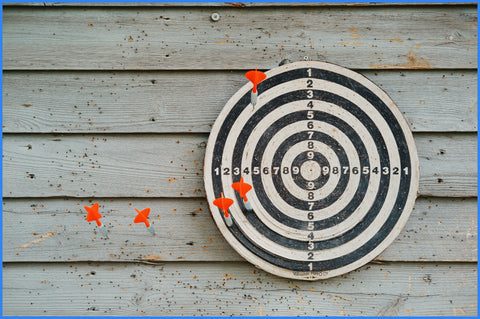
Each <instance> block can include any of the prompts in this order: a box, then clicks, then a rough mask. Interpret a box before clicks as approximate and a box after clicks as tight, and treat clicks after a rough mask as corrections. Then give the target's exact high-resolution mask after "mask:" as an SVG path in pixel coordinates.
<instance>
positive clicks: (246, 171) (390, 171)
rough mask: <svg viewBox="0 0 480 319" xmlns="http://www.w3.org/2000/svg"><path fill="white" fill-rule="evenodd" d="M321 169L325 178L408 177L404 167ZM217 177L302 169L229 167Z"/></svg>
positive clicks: (297, 171) (218, 171) (222, 169)
mask: <svg viewBox="0 0 480 319" xmlns="http://www.w3.org/2000/svg"><path fill="white" fill-rule="evenodd" d="M320 169H321V174H322V175H323V176H328V175H329V174H330V173H332V174H335V175H336V174H343V175H348V174H350V173H351V174H354V175H357V174H360V173H361V174H363V175H369V174H383V175H388V174H392V175H400V171H402V173H403V175H408V173H409V172H408V167H404V168H403V169H402V170H400V168H398V167H393V168H392V169H390V167H388V166H384V167H373V168H372V167H368V166H363V167H349V166H340V167H336V166H335V167H330V166H320ZM214 172H215V175H220V173H222V175H232V174H233V175H237V176H240V175H248V174H250V173H252V174H254V175H260V174H264V175H268V174H273V175H278V174H284V175H287V174H290V173H291V174H293V175H298V174H300V167H298V166H292V167H291V168H290V167H288V166H284V167H279V166H272V167H267V166H265V167H262V168H260V167H258V166H255V167H253V169H250V168H249V167H245V168H243V170H242V168H240V167H234V168H233V170H232V169H230V168H229V167H216V168H215V169H214Z"/></svg>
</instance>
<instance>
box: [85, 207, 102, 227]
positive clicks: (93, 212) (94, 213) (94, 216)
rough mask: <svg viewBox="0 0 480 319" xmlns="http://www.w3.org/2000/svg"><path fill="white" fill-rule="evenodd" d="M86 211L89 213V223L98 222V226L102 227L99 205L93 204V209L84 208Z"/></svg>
mask: <svg viewBox="0 0 480 319" xmlns="http://www.w3.org/2000/svg"><path fill="white" fill-rule="evenodd" d="M83 208H85V210H86V211H87V222H93V221H96V222H97V226H102V223H101V222H100V218H102V215H100V213H99V212H98V203H95V204H93V206H92V207H88V206H84V207H83Z"/></svg>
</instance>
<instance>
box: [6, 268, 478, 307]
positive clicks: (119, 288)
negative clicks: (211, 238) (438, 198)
mask: <svg viewBox="0 0 480 319" xmlns="http://www.w3.org/2000/svg"><path fill="white" fill-rule="evenodd" d="M476 283H477V266H476V264H472V263H467V264H465V263H463V264H432V263H426V264H418V263H413V264H411V263H392V264H385V265H372V264H370V265H366V266H364V267H362V268H360V269H359V270H356V271H353V272H351V273H349V274H346V275H343V276H341V277H336V278H331V279H327V280H324V281H322V280H320V281H317V282H305V281H295V280H287V279H283V278H280V277H275V276H273V275H270V274H267V273H265V272H263V271H261V270H257V269H256V268H254V266H252V265H251V264H248V263H225V262H222V263H175V262H173V263H165V264H163V265H157V266H155V265H145V264H138V265H136V264H121V263H120V264H119V263H89V264H86V263H75V264H71V263H67V264H62V263H53V264H48V265H45V264H29V263H20V264H17V263H14V264H9V263H7V264H4V266H3V305H4V306H3V314H4V315H6V316H22V315H23V316H25V315H29V316H32V315H34V316H42V315H43V316H67V315H68V316H72V315H74V316H102V315H103V316H104V315H112V316H119V315H120V316H134V315H136V316H145V315H146V316H165V315H175V316H184V315H186V316H240V315H248V316H305V315H308V316H365V315H367V316H392V315H393V316H476V315H477V285H476ZM52 301H54V302H52Z"/></svg>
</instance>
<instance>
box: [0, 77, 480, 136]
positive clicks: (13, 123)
mask: <svg viewBox="0 0 480 319" xmlns="http://www.w3.org/2000/svg"><path fill="white" fill-rule="evenodd" d="M362 73H363V74H364V75H365V76H367V77H368V78H370V79H371V80H372V81H374V82H375V83H377V84H378V85H379V86H380V87H382V88H383V89H384V90H385V91H386V92H387V93H388V94H389V95H390V96H391V97H392V99H393V100H394V101H395V102H396V103H397V104H398V106H399V108H400V110H401V111H402V112H403V113H404V114H405V117H406V119H407V121H408V123H409V124H410V127H411V128H412V130H413V131H416V132H422V131H423V132H425V131H440V132H441V131H457V132H462V131H476V130H477V92H476V88H477V85H476V84H477V73H476V71H468V70H466V71H461V72H459V71H428V72H426V71H405V72H401V71H386V70H383V71H363V72H362ZM246 81H247V79H246V78H245V76H244V73H243V72H241V71H236V72H232V71H230V72H216V71H211V72H199V71H197V72H189V71H185V72H169V71H165V72H119V73H112V72H42V71H40V72H15V71H12V72H8V71H7V72H4V74H3V131H4V132H7V133H22V132H23V133H25V132H32V133H48V132H60V133H61V132H64V133H95V132H110V133H118V132H158V133H171V132H197V133H208V132H210V129H211V125H212V124H213V122H214V121H215V119H216V118H217V116H218V113H219V112H220V110H221V109H222V107H223V105H224V104H225V103H226V102H227V100H228V99H229V98H230V97H231V96H232V95H233V94H234V93H235V92H236V91H237V90H238V89H239V88H240V87H242V86H243V85H244V84H245V83H246ZM192 83H195V85H192ZM185 87H188V88H189V89H188V91H185ZM205 92H208V94H205ZM200 96H201V97H202V98H201V99H200V100H199V98H198V97H200Z"/></svg>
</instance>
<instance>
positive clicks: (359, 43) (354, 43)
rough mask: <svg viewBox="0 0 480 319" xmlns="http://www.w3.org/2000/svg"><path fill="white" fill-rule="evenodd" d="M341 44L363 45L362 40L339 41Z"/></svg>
mask: <svg viewBox="0 0 480 319" xmlns="http://www.w3.org/2000/svg"><path fill="white" fill-rule="evenodd" d="M340 44H341V45H363V42H340Z"/></svg>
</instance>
